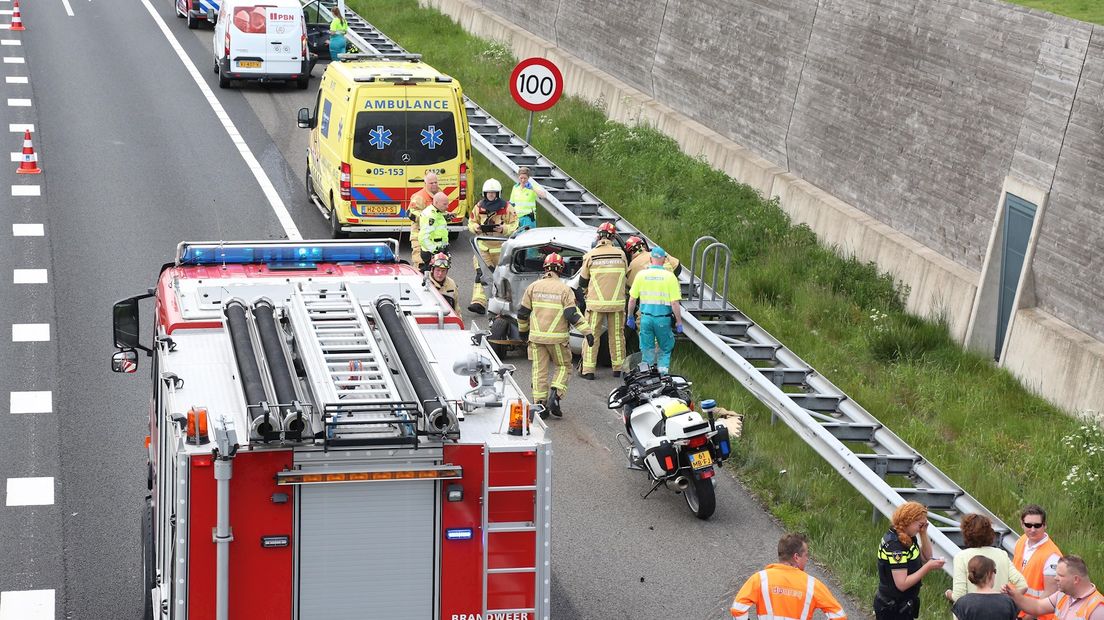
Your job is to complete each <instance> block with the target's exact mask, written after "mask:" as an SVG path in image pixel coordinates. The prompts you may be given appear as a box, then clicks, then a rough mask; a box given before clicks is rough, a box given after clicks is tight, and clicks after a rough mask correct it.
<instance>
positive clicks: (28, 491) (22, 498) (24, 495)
mask: <svg viewBox="0 0 1104 620" xmlns="http://www.w3.org/2000/svg"><path fill="white" fill-rule="evenodd" d="M7 495H8V498H7V500H6V501H5V504H6V505H7V506H52V505H53V503H54V479H53V478H52V477H50V476H46V477H42V478H8V493H7ZM51 617H52V616H51Z"/></svg>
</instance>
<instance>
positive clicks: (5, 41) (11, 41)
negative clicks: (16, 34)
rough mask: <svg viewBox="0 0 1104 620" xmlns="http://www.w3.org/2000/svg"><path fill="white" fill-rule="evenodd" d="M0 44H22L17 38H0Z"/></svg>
mask: <svg viewBox="0 0 1104 620" xmlns="http://www.w3.org/2000/svg"><path fill="white" fill-rule="evenodd" d="M0 45H23V42H22V41H20V40H19V39H0Z"/></svg>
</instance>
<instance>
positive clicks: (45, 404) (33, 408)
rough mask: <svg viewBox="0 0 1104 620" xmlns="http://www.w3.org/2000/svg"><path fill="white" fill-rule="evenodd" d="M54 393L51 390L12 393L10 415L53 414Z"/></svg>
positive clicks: (9, 404)
mask: <svg viewBox="0 0 1104 620" xmlns="http://www.w3.org/2000/svg"><path fill="white" fill-rule="evenodd" d="M53 411H54V393H53V392H51V391H50V390H38V391H28V392H12V393H11V398H10V400H9V403H8V413H53Z"/></svg>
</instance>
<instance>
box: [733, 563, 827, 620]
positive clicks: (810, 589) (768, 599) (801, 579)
mask: <svg viewBox="0 0 1104 620" xmlns="http://www.w3.org/2000/svg"><path fill="white" fill-rule="evenodd" d="M752 607H754V608H755V613H756V615H757V616H758V617H759V618H760V619H762V620H767V619H768V618H770V619H773V620H809V619H810V618H812V617H813V612H814V611H815V610H817V609H819V610H821V611H823V612H824V615H825V617H827V618H828V620H846V619H847V614H845V613H844V611H843V607H842V606H841V605H840V604H839V601H837V600H836V597H834V596H832V593H831V592H830V591H828V588H827V587H826V586H825V585H824V584H823V583H821V582H820V581H819V580H817V579H814V578H813V576H812V575H809V574H808V573H806V572H805V571H803V570H801V569H800V568H797V567H796V566H790V565H788V564H770V565H768V566H767V567H766V568H765V569H764V570H761V571H759V572H758V573H755V574H754V575H752V576H751V577H750V578H748V580H747V581H745V582H744V585H743V587H741V588H740V592H739V593H737V594H736V599H735V600H733V601H732V608H731V609H730V612H731V613H732V617H733V618H736V620H747V618H748V612H750V611H751V608H752Z"/></svg>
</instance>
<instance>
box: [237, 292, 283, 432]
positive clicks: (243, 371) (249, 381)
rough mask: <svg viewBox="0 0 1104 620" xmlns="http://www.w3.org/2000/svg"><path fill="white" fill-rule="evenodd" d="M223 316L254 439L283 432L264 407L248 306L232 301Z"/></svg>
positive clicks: (276, 418) (276, 419)
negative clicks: (247, 311)
mask: <svg viewBox="0 0 1104 620" xmlns="http://www.w3.org/2000/svg"><path fill="white" fill-rule="evenodd" d="M224 308H225V309H224V310H223V313H224V314H225V315H226V330H227V331H228V332H230V344H231V346H233V348H234V359H235V360H236V361H237V363H238V374H239V376H240V377H241V382H242V389H243V390H244V391H245V402H246V404H248V405H250V407H251V408H250V409H249V417H250V419H251V420H252V424H251V429H250V430H251V432H250V435H251V436H255V435H261V436H263V435H265V434H267V433H274V432H278V431H279V430H280V419H279V417H278V416H269V415H267V411H266V409H265V408H264V407H260V406H258V405H261V404H262V403H267V402H268V394H266V393H265V389H264V383H263V382H262V381H261V369H260V366H259V365H258V364H257V352H256V351H255V350H254V349H253V341H252V339H251V338H250V337H249V319H247V318H246V306H245V302H243V301H241V300H240V299H233V300H230V301H229V302H227V303H226V305H225V307H224Z"/></svg>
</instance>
